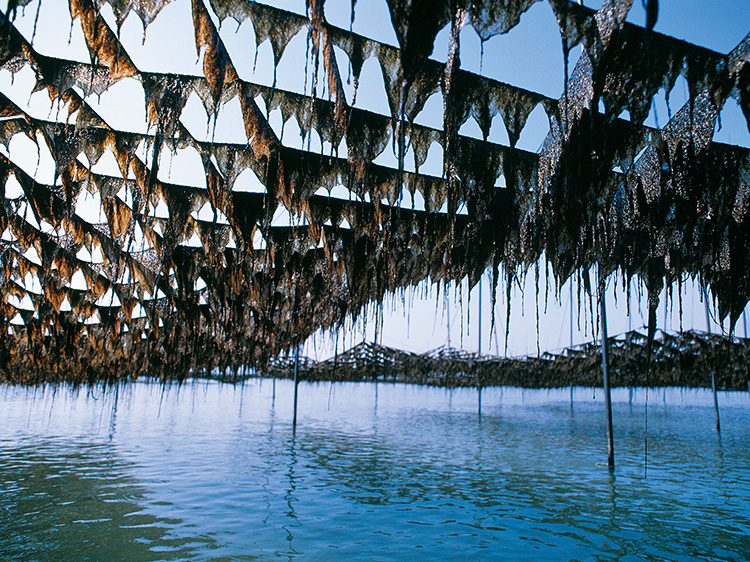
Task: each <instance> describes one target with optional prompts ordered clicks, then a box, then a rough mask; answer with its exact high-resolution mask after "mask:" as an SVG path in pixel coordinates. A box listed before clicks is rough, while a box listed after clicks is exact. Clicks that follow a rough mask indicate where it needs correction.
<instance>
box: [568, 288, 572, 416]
mask: <svg viewBox="0 0 750 562" xmlns="http://www.w3.org/2000/svg"><path fill="white" fill-rule="evenodd" d="M568 349H569V350H570V351H571V352H572V351H573V276H572V275H571V278H570V347H569V348H568ZM570 407H571V408H573V376H572V375H571V377H570Z"/></svg>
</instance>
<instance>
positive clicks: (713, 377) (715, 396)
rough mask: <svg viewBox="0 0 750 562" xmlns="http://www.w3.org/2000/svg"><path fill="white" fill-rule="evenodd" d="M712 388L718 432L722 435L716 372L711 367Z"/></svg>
mask: <svg viewBox="0 0 750 562" xmlns="http://www.w3.org/2000/svg"><path fill="white" fill-rule="evenodd" d="M711 389H712V390H713V391H714V413H715V414H716V433H717V434H718V435H721V422H720V421H719V398H718V396H717V395H716V374H715V373H714V370H713V369H711Z"/></svg>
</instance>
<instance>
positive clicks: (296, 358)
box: [292, 344, 299, 428]
mask: <svg viewBox="0 0 750 562" xmlns="http://www.w3.org/2000/svg"><path fill="white" fill-rule="evenodd" d="M298 385H299V344H297V347H296V348H295V349H294V415H293V417H292V427H294V428H296V427H297V387H298Z"/></svg>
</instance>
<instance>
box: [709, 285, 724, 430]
mask: <svg viewBox="0 0 750 562" xmlns="http://www.w3.org/2000/svg"><path fill="white" fill-rule="evenodd" d="M705 302H706V331H707V332H708V333H709V334H710V333H711V323H710V314H709V310H708V294H706V301H705ZM711 390H712V391H713V393H714V413H715V414H716V433H718V434H721V423H720V422H719V399H718V397H717V396H716V374H715V373H714V370H713V369H711Z"/></svg>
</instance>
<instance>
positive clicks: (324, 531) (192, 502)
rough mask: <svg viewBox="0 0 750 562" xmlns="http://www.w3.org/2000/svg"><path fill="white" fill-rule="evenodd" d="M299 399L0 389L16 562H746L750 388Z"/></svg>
mask: <svg viewBox="0 0 750 562" xmlns="http://www.w3.org/2000/svg"><path fill="white" fill-rule="evenodd" d="M292 389H293V387H292V384H291V383H290V382H289V381H276V382H275V383H273V382H272V381H270V380H267V379H266V380H260V379H251V380H248V381H246V382H245V383H244V384H242V385H236V386H230V385H224V384H221V383H218V382H212V381H198V382H190V383H186V384H183V385H181V386H178V385H167V386H163V385H160V384H154V383H147V382H137V383H131V384H128V385H120V386H119V387H117V389H116V390H115V389H109V390H108V391H106V392H103V391H102V390H101V388H100V387H97V388H95V389H78V390H76V391H74V390H70V389H67V388H65V387H39V388H33V389H26V388H16V387H9V386H0V560H12V561H16V560H24V561H26V560H28V561H32V560H39V561H47V560H56V561H66V560H70V561H82V560H92V561H93V560H96V561H99V560H107V561H110V560H127V561H136V562H137V561H152V560H321V561H330V560H334V561H335V560H342V561H344V560H346V561H351V560H413V559H415V558H417V557H418V558H419V559H420V560H581V561H582V560H621V561H635V560H670V561H671V560H684V561H688V560H722V561H726V560H737V561H739V560H743V561H745V560H748V559H750V398H749V397H748V394H747V393H740V392H721V393H720V394H719V402H720V407H721V412H720V413H721V423H722V432H721V437H720V438H719V437H718V436H717V434H716V429H715V422H714V410H713V399H712V396H711V394H710V393H709V392H706V391H703V390H681V389H666V390H664V389H659V390H651V391H649V392H648V408H646V403H645V402H646V394H645V391H644V390H643V389H636V391H635V392H629V391H628V390H627V389H620V390H615V391H614V394H613V402H614V403H613V408H614V427H615V447H616V461H617V466H616V468H615V470H614V472H613V473H610V472H609V471H608V469H607V466H606V434H605V427H606V426H605V416H604V401H603V396H602V394H601V390H594V389H586V388H579V389H576V390H575V396H574V400H573V404H572V406H571V401H570V394H569V391H568V390H567V389H563V390H555V391H546V390H521V389H515V388H487V389H484V391H483V394H482V413H481V416H480V415H478V412H477V392H476V390H473V389H455V390H448V389H437V388H427V387H418V386H411V385H402V384H383V383H381V384H377V385H376V384H372V383H359V384H350V383H337V384H328V383H321V384H306V383H303V384H301V385H300V388H299V396H300V405H299V414H298V421H297V427H296V430H295V429H293V427H292V423H291V422H292ZM646 413H647V419H646ZM646 425H647V426H648V430H647V431H646ZM646 438H647V446H648V456H647V464H646V454H645V453H646V451H645V445H646Z"/></svg>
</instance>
